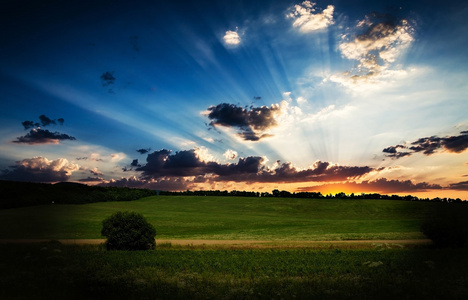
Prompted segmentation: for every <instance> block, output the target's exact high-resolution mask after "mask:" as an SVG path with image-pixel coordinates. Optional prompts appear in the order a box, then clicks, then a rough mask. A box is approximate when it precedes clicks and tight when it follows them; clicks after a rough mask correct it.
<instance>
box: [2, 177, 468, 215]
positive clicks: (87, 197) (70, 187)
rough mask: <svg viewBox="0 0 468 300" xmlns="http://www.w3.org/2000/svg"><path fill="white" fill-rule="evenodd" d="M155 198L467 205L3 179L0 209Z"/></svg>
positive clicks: (376, 196)
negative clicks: (364, 201)
mask: <svg viewBox="0 0 468 300" xmlns="http://www.w3.org/2000/svg"><path fill="white" fill-rule="evenodd" d="M155 195H186V196H237V197H278V198H310V199H312V198H315V199H317V198H323V199H383V200H403V201H432V202H442V203H468V201H462V200H461V199H460V198H457V199H452V198H433V199H429V198H418V197H415V196H411V195H407V196H398V195H380V194H377V193H371V194H365V193H361V194H349V195H347V194H345V193H342V192H341V193H336V194H334V195H332V194H328V195H323V194H322V193H320V192H297V193H294V192H293V193H291V192H288V191H284V190H283V191H280V190H278V189H275V190H273V191H271V192H248V191H237V190H233V191H227V190H224V191H220V190H207V191H204V190H200V191H190V190H186V191H180V192H170V191H159V190H149V189H136V188H128V187H101V186H90V185H85V184H81V183H73V182H60V183H56V184H49V183H33V182H16V181H3V180H0V209H5V208H15V207H25V206H34V205H43V204H84V203H93V202H109V201H132V200H138V199H140V198H143V197H148V196H155Z"/></svg>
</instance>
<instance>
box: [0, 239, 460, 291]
mask: <svg viewBox="0 0 468 300" xmlns="http://www.w3.org/2000/svg"><path fill="white" fill-rule="evenodd" d="M0 253H1V254H2V259H1V262H0V284H1V286H2V288H1V289H0V299H466V297H467V296H468V276H467V272H466V270H467V269H468V260H467V259H466V258H467V254H468V252H467V249H466V248H464V249H440V250H435V249H430V248H427V247H422V246H419V247H416V248H414V247H413V248H406V247H403V248H402V246H401V245H390V244H374V245H372V246H369V247H365V248H362V249H346V247H342V248H334V247H330V248H329V249H311V248H294V249H292V248H291V249H289V248H280V249H249V248H248V247H245V248H243V249H226V248H216V247H208V248H206V247H204V248H200V247H187V246H172V245H169V244H166V245H162V246H159V247H158V248H157V249H156V250H152V251H134V252H128V251H110V252H108V251H106V250H104V249H103V247H102V246H97V245H92V246H91V245H88V246H71V245H68V246H64V245H62V244H59V243H57V242H50V243H43V244H29V245H26V244H23V245H18V244H12V245H5V244H4V245H0Z"/></svg>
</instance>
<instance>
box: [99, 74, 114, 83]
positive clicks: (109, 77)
mask: <svg viewBox="0 0 468 300" xmlns="http://www.w3.org/2000/svg"><path fill="white" fill-rule="evenodd" d="M114 82H115V77H114V72H104V73H102V75H101V83H102V86H109V85H111V84H114Z"/></svg>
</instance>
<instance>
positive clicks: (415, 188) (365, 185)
mask: <svg viewBox="0 0 468 300" xmlns="http://www.w3.org/2000/svg"><path fill="white" fill-rule="evenodd" d="M441 189H443V187H442V186H440V185H438V184H430V183H427V182H420V183H413V182H412V181H411V180H389V179H387V178H380V179H377V180H373V181H363V182H361V183H357V182H345V183H334V184H324V185H317V186H312V187H302V188H299V189H298V190H299V191H308V192H312V191H320V192H322V193H323V192H326V193H327V192H329V191H334V192H336V191H342V192H345V193H351V192H353V193H383V194H391V193H410V192H425V191H428V190H441Z"/></svg>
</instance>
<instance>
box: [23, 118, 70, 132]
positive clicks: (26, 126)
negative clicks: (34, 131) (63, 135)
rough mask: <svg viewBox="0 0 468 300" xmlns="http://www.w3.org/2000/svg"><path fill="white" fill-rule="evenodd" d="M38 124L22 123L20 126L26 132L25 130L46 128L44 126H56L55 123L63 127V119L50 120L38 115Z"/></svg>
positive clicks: (32, 122)
mask: <svg viewBox="0 0 468 300" xmlns="http://www.w3.org/2000/svg"><path fill="white" fill-rule="evenodd" d="M39 121H40V123H39V122H34V121H24V122H22V123H21V124H22V125H23V126H24V129H25V130H27V129H30V128H36V127H39V126H41V127H46V126H49V125H51V124H53V125H56V124H57V122H58V123H59V124H60V125H63V123H64V122H65V119H63V118H58V119H56V120H55V119H51V118H49V117H47V116H46V115H40V116H39Z"/></svg>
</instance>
